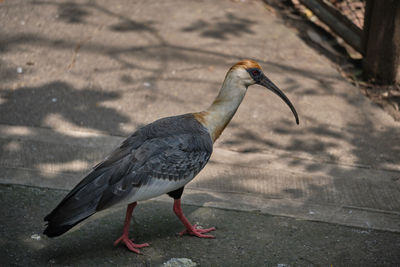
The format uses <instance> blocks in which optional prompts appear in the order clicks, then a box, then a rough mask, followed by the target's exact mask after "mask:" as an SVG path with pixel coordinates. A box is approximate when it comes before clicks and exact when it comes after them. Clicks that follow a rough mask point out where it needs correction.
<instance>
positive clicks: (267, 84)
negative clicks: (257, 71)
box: [257, 75, 299, 124]
mask: <svg viewBox="0 0 400 267" xmlns="http://www.w3.org/2000/svg"><path fill="white" fill-rule="evenodd" d="M257 84H259V85H262V86H264V87H266V88H267V89H269V90H271V91H272V92H274V93H275V94H277V95H278V96H280V98H282V100H283V101H285V103H286V104H287V105H288V106H289V108H290V109H291V110H292V112H293V115H294V117H295V118H296V123H297V124H299V116H297V111H296V109H295V108H294V106H293V104H292V102H290V100H289V98H287V96H286V95H285V94H284V93H283V92H282V91H281V90H280V89H279V88H278V87H277V86H276V85H275V84H274V83H273V82H272V81H271V80H270V79H268V78H267V76H265V75H263V77H262V79H261V80H260V81H258V82H257Z"/></svg>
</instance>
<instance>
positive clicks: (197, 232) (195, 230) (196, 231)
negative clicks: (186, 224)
mask: <svg viewBox="0 0 400 267" xmlns="http://www.w3.org/2000/svg"><path fill="white" fill-rule="evenodd" d="M215 230H216V229H215V227H211V228H207V229H198V228H197V225H196V224H195V225H193V226H192V228H187V229H185V230H183V231H182V232H180V233H179V235H180V236H182V235H184V234H188V235H194V236H197V237H200V238H215V236H213V235H204V233H208V232H211V231H215Z"/></svg>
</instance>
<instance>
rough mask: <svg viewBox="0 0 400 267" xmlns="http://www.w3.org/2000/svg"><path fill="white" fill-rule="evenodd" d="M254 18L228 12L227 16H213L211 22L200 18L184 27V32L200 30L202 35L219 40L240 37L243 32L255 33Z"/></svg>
mask: <svg viewBox="0 0 400 267" xmlns="http://www.w3.org/2000/svg"><path fill="white" fill-rule="evenodd" d="M255 23H256V22H255V21H254V20H250V19H246V18H241V17H239V16H237V15H235V14H233V13H230V12H228V13H226V14H225V17H223V18H220V17H216V18H212V19H211V22H209V21H206V20H203V19H200V20H197V21H195V22H193V23H192V25H190V26H187V27H184V28H182V31H183V32H199V35H200V36H201V37H208V38H214V39H218V40H227V39H228V38H229V37H230V36H231V37H238V36H241V35H242V34H255V32H254V31H252V30H251V29H250V28H251V25H253V24H255Z"/></svg>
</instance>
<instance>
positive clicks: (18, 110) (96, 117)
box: [0, 81, 129, 135]
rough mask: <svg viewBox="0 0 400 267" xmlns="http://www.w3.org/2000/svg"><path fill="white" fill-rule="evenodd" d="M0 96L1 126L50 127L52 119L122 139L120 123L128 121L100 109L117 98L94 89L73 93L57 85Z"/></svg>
mask: <svg viewBox="0 0 400 267" xmlns="http://www.w3.org/2000/svg"><path fill="white" fill-rule="evenodd" d="M0 96H1V98H2V99H3V101H2V103H1V104H0V113H1V114H2V116H1V119H0V121H1V123H3V124H9V125H25V126H32V127H34V126H41V127H50V126H51V125H49V124H51V123H52V122H51V120H52V118H54V119H60V120H61V121H66V122H67V123H70V124H73V125H77V126H80V127H86V128H90V129H94V130H98V131H101V132H106V131H107V129H109V128H110V127H111V128H113V129H114V131H115V132H116V133H117V134H119V135H122V134H123V133H122V132H121V130H120V127H119V125H120V123H124V122H128V121H129V119H128V118H127V117H126V116H123V115H121V114H120V113H118V112H117V111H116V110H114V109H112V108H108V107H105V106H104V105H103V103H104V102H107V101H115V100H117V99H118V98H119V97H120V94H118V93H115V92H113V93H111V92H102V91H101V90H98V89H96V88H83V89H76V88H73V87H72V86H71V85H69V84H68V83H65V82H61V81H56V82H51V83H48V84H45V85H43V86H40V87H21V88H17V89H15V90H11V89H9V90H2V91H0ZM27 114H29V116H28V115H27Z"/></svg>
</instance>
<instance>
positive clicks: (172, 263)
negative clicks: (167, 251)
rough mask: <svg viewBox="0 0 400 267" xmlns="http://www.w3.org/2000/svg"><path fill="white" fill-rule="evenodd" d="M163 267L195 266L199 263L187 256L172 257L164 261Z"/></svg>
mask: <svg viewBox="0 0 400 267" xmlns="http://www.w3.org/2000/svg"><path fill="white" fill-rule="evenodd" d="M162 266H163V267H194V266H197V263H195V262H193V261H192V260H191V259H187V258H172V259H170V260H169V261H167V262H164V264H163V265H162Z"/></svg>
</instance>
